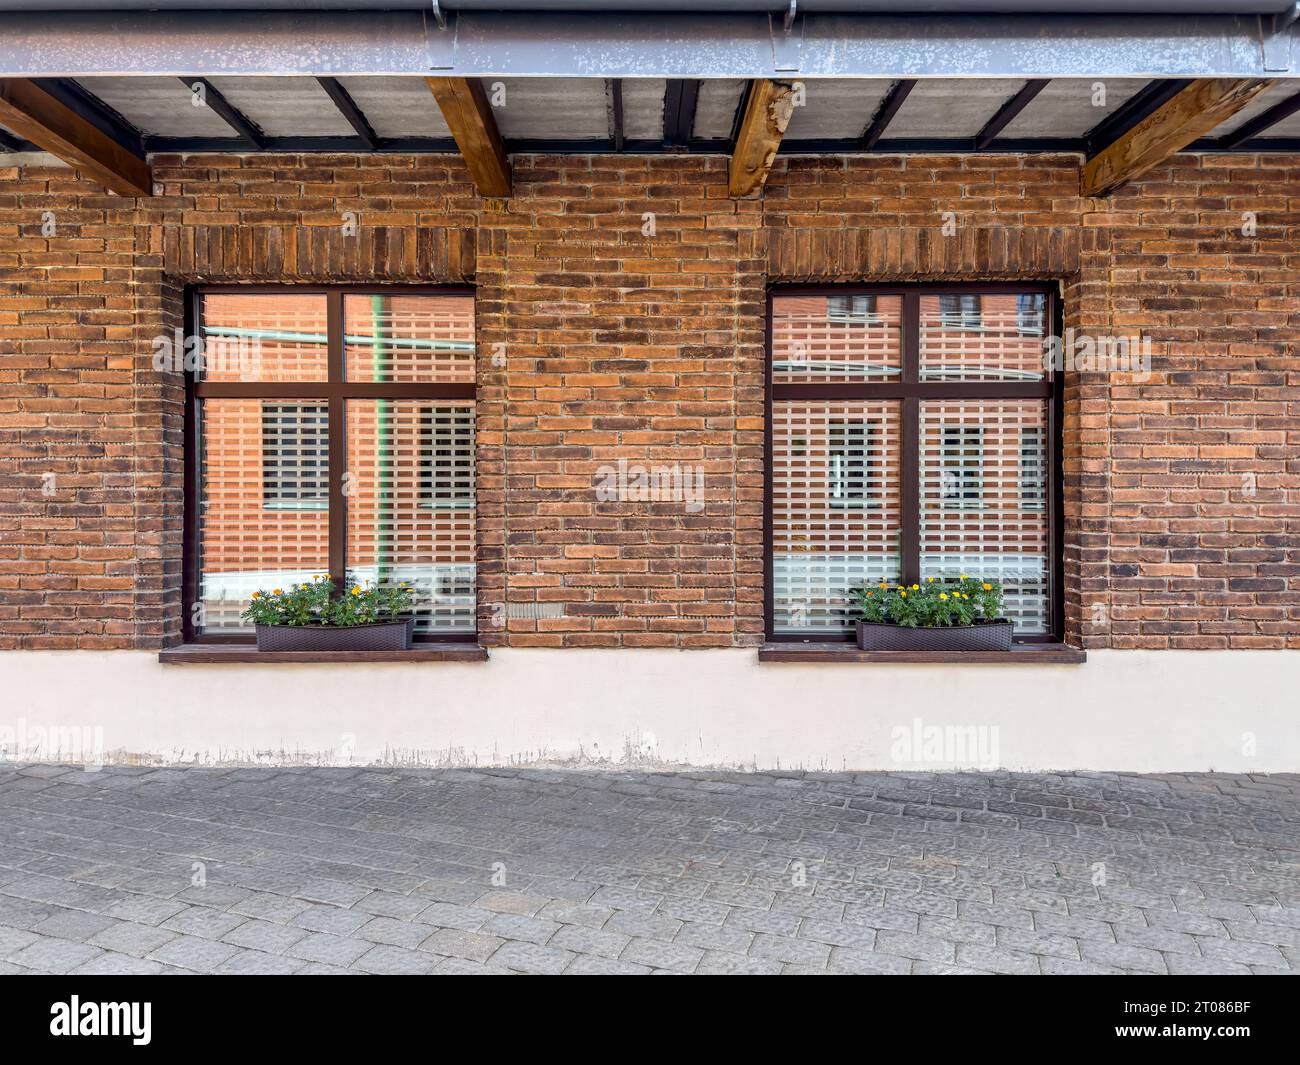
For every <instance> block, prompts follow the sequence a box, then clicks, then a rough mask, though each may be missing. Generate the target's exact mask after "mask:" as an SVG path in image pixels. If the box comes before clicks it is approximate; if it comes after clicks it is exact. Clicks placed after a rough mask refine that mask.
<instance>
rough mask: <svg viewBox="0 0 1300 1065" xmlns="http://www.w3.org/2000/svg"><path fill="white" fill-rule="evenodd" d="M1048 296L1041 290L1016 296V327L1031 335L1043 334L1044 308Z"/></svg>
mask: <svg viewBox="0 0 1300 1065" xmlns="http://www.w3.org/2000/svg"><path fill="white" fill-rule="evenodd" d="M1046 304H1047V298H1046V297H1045V296H1044V295H1043V294H1042V293H1041V292H1022V293H1020V294H1019V295H1018V296H1016V328H1017V329H1019V330H1020V332H1022V333H1025V334H1027V335H1029V336H1042V335H1043V310H1044V308H1045V306H1046Z"/></svg>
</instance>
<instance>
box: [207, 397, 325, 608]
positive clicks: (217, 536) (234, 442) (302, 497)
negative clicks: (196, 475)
mask: <svg viewBox="0 0 1300 1065" xmlns="http://www.w3.org/2000/svg"><path fill="white" fill-rule="evenodd" d="M328 431H329V414H328V411H327V410H326V409H325V407H324V404H311V403H307V404H283V403H268V402H266V401H263V400H260V399H208V400H204V402H203V405H202V432H203V454H202V463H201V470H200V474H201V493H202V494H201V496H200V499H199V540H200V558H201V560H202V571H201V573H200V574H199V600H200V603H201V605H202V611H201V613H200V616H199V617H198V618H196V628H199V629H201V630H202V631H205V632H251V631H252V627H251V626H249V625H246V624H245V623H244V622H242V621H240V619H239V615H240V613H241V612H242V611H243V610H244V608H245V607H246V606H247V605H248V601H249V597H250V596H251V595H252V593H253V592H255V591H256V590H257V589H258V588H279V587H286V586H288V585H290V584H293V583H295V582H299V581H306V580H310V579H311V578H312V577H313V576H314V575H315V574H317V573H325V572H327V571H328V568H329V512H328V509H329V504H328V492H327V486H328V481H329V450H328V448H319V447H313V448H311V449H310V450H313V451H316V452H318V453H317V454H313V455H312V456H311V457H310V459H309V460H308V459H307V458H306V456H305V454H304V452H305V450H306V449H305V448H304V447H303V446H302V445H303V441H304V439H306V440H310V441H320V440H323V439H324V438H325V436H326V434H327V433H328ZM304 432H305V434H306V436H305V437H304V435H303V433H304ZM307 461H309V462H310V465H307V464H305V463H306V462H307ZM286 504H287V505H286Z"/></svg>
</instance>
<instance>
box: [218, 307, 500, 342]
mask: <svg viewBox="0 0 1300 1065" xmlns="http://www.w3.org/2000/svg"><path fill="white" fill-rule="evenodd" d="M371 298H372V299H383V297H382V296H372V297H371ZM203 332H204V333H206V334H208V335H210V336H220V337H249V338H251V339H254V340H282V341H285V342H291V343H294V344H324V343H326V341H327V337H326V336H325V334H324V333H295V332H292V331H290V330H287V329H243V328H240V327H238V326H233V325H205V326H204V327H203ZM343 340H344V341H345V342H346V343H347V344H348V345H350V346H351V347H354V348H359V347H365V346H366V345H368V344H371V343H377V340H376V338H374V337H368V336H362V335H361V334H359V333H358V334H351V333H349V334H346V335H345V336H344V337H343ZM384 342H385V343H387V344H388V345H389V346H391V347H394V348H419V349H421V350H422V351H473V350H474V342H473V341H472V340H425V339H423V338H421V337H387V338H385V341H384Z"/></svg>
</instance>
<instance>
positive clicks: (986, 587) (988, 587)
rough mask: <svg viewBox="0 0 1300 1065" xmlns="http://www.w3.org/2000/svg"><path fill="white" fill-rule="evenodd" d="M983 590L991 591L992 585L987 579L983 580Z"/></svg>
mask: <svg viewBox="0 0 1300 1065" xmlns="http://www.w3.org/2000/svg"><path fill="white" fill-rule="evenodd" d="M984 590H985V591H986V592H991V591H993V585H991V584H989V582H988V581H985V582H984Z"/></svg>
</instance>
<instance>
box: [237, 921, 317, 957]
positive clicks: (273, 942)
mask: <svg viewBox="0 0 1300 1065" xmlns="http://www.w3.org/2000/svg"><path fill="white" fill-rule="evenodd" d="M310 934H311V933H310V932H308V931H307V930H306V929H305V928H292V927H290V926H288V925H283V924H274V923H273V922H271V921H257V920H249V921H245V922H244V923H243V924H241V925H240V926H239V927H238V928H235V929H232V930H231V931H229V932H227V933H226V934H225V935H224V936H222V937H221V941H222V942H223V943H233V944H234V945H235V946H237V947H247V948H248V949H249V950H255V951H262V952H263V953H267V954H283V953H284V952H285V951H286V950H288V949H289V948H290V947H292V946H293V945H294V944H295V943H297V942H298V941H299V940H301V939H305V938H306V937H307V936H308V935H310Z"/></svg>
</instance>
